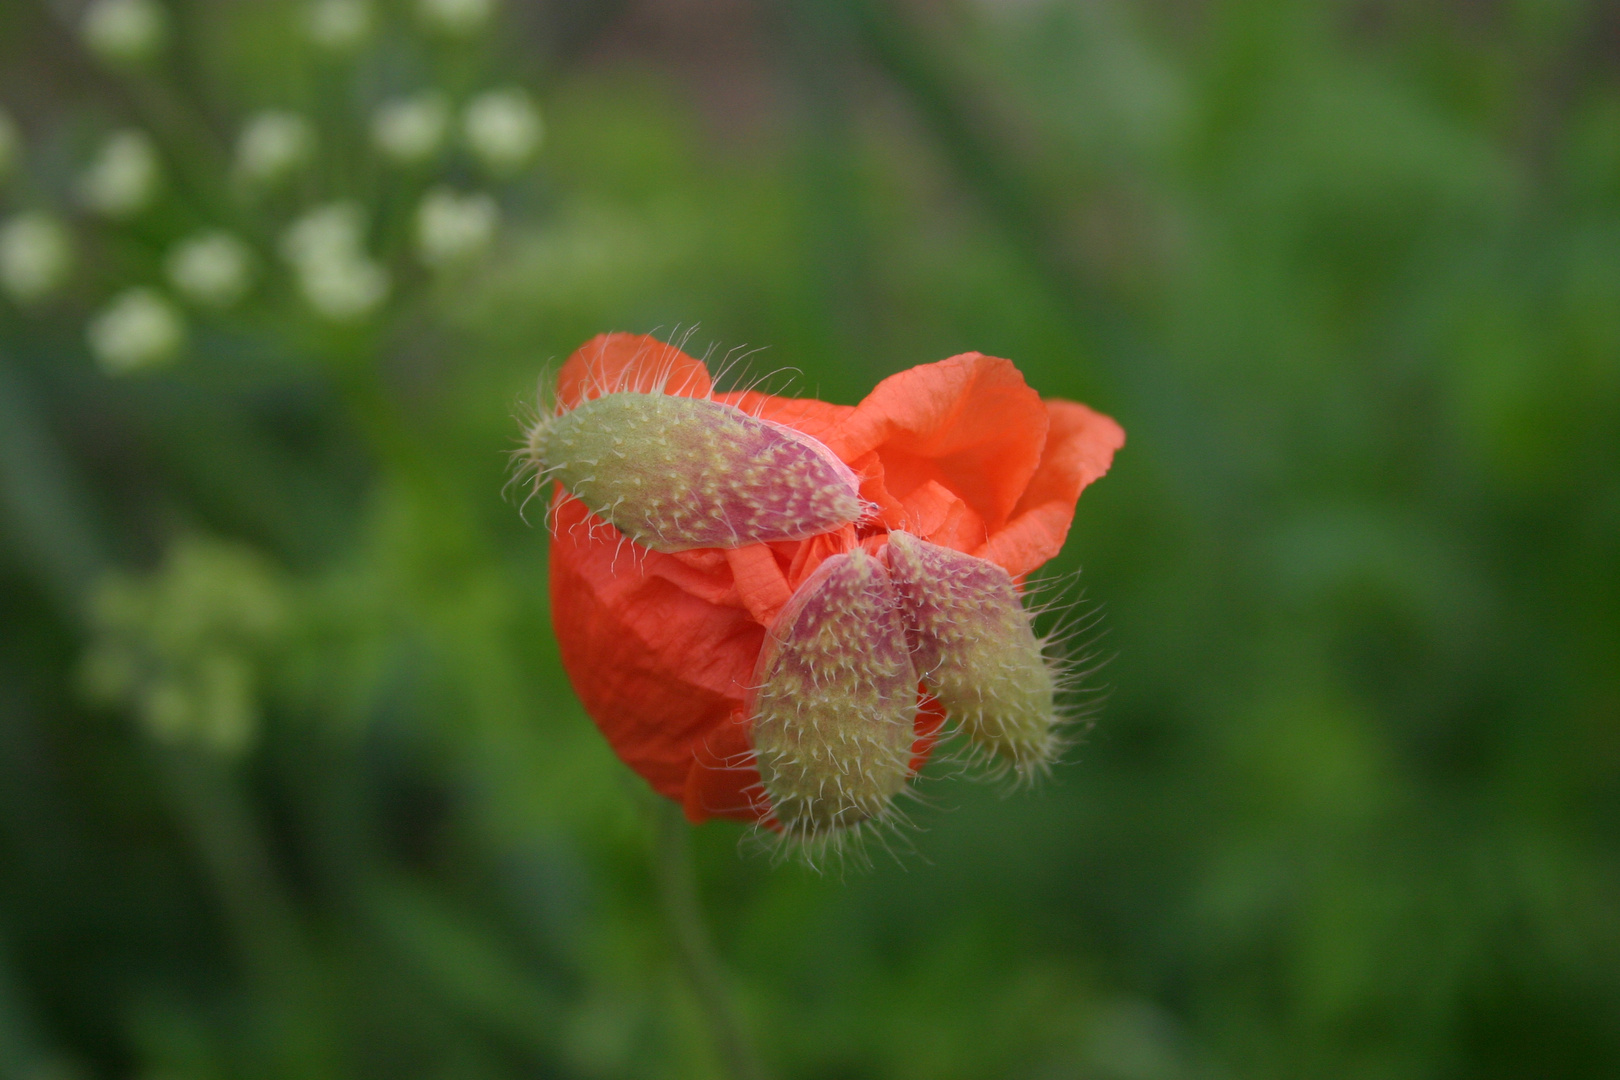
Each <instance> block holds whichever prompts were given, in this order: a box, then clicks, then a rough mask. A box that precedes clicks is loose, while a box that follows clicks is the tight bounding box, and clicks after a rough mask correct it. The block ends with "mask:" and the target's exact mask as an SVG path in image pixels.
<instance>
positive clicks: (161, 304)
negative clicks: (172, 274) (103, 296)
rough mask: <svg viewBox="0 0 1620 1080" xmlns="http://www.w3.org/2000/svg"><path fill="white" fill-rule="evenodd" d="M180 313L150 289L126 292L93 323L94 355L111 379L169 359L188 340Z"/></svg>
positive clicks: (92, 350) (92, 347)
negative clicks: (112, 376)
mask: <svg viewBox="0 0 1620 1080" xmlns="http://www.w3.org/2000/svg"><path fill="white" fill-rule="evenodd" d="M185 336H186V328H185V324H184V323H183V322H181V320H180V313H179V312H178V311H176V310H175V307H174V305H173V304H171V303H169V302H168V301H167V300H165V299H164V298H163V297H162V296H160V295H158V293H156V292H154V291H153V290H151V289H147V288H134V289H129V290H126V291H125V292H122V293H120V294H119V295H118V296H116V297H114V298H113V301H112V303H110V304H108V305H107V306H106V307H105V308H103V309H102V310H101V312H100V313H99V314H98V315H96V316H95V317H94V318H93V319H91V320H90V327H89V332H88V338H89V341H90V351H91V352H93V353H94V354H95V356H96V361H97V362H98V363H100V365H101V369H102V370H103V371H105V372H106V373H107V374H109V375H122V374H125V373H127V372H131V371H138V370H139V369H141V368H145V367H151V366H152V365H153V364H158V363H161V362H162V361H164V360H167V359H169V358H170V357H171V356H173V355H174V354H175V352H176V351H177V350H178V349H179V348H180V343H181V342H182V341H184V340H185Z"/></svg>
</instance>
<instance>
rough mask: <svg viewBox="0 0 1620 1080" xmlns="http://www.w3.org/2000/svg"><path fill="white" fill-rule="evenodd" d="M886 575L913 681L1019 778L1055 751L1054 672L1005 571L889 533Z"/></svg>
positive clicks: (906, 535)
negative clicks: (916, 676) (901, 618)
mask: <svg viewBox="0 0 1620 1080" xmlns="http://www.w3.org/2000/svg"><path fill="white" fill-rule="evenodd" d="M887 552H888V557H889V573H890V575H891V576H892V577H893V580H894V590H895V593H896V595H897V596H898V597H899V602H900V606H901V609H902V610H903V611H904V613H905V617H906V621H907V623H908V625H909V626H910V627H911V629H912V632H913V638H912V648H913V649H914V656H915V658H916V663H917V668H918V670H919V671H920V672H921V673H922V679H923V683H924V684H925V685H926V686H927V687H928V689H929V691H930V692H931V693H932V694H933V695H934V696H935V697H936V698H938V699H939V702H940V704H941V705H943V706H944V707H945V710H946V712H947V713H948V714H949V715H950V716H951V717H952V718H953V719H954V720H955V721H956V722H957V724H959V725H960V726H961V729H962V732H963V733H964V734H965V735H966V736H967V737H968V738H969V739H970V740H971V741H972V742H973V743H974V745H976V746H977V747H979V748H980V749H982V750H984V751H986V752H988V753H989V754H991V755H993V756H994V757H997V758H1000V759H1002V760H1003V761H1005V762H1007V763H1008V764H1010V765H1011V766H1012V768H1013V769H1014V770H1015V771H1016V772H1017V773H1019V774H1020V775H1023V776H1028V775H1030V774H1031V773H1033V772H1035V771H1037V770H1040V769H1042V768H1044V767H1045V766H1047V765H1048V764H1050V762H1051V760H1052V759H1053V758H1054V757H1055V756H1056V754H1057V751H1058V749H1059V739H1058V737H1057V727H1058V723H1059V715H1058V711H1057V705H1056V695H1057V680H1056V678H1055V677H1054V675H1053V672H1052V668H1051V666H1050V665H1049V664H1048V662H1047V659H1046V656H1045V655H1044V653H1043V652H1042V650H1041V643H1040V640H1039V639H1038V638H1036V636H1035V629H1034V626H1033V625H1032V623H1031V621H1030V616H1029V612H1027V611H1025V610H1024V606H1023V604H1022V602H1021V601H1020V600H1019V596H1018V590H1017V588H1016V587H1015V586H1014V585H1013V581H1012V577H1011V576H1010V575H1009V574H1008V573H1007V571H1006V570H1004V569H1003V568H1001V567H1000V566H997V565H996V564H995V563H993V562H990V561H989V560H987V559H979V558H975V557H974V556H972V555H968V554H965V553H963V552H960V551H953V550H951V549H950V548H944V547H940V546H939V545H937V544H931V543H929V542H928V541H926V540H921V539H919V538H917V537H915V536H912V535H911V534H910V533H906V532H900V531H895V532H891V533H889V544H888V548H887Z"/></svg>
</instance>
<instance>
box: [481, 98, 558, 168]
mask: <svg viewBox="0 0 1620 1080" xmlns="http://www.w3.org/2000/svg"><path fill="white" fill-rule="evenodd" d="M462 129H463V134H464V135H465V136H466V138H467V145H468V146H470V147H472V150H473V153H475V154H477V155H478V156H479V157H480V158H482V159H483V161H484V163H485V164H486V165H488V166H489V167H490V168H492V169H495V170H497V171H504V170H509V169H513V168H516V167H517V166H519V165H521V164H523V162H524V161H526V160H528V157H529V155H530V154H532V153H534V150H535V148H536V147H537V146H539V145H540V138H541V136H542V134H543V133H544V130H543V128H542V125H541V122H540V110H539V109H537V108H535V105H534V102H533V101H531V100H530V99H529V95H528V94H526V93H525V92H523V91H522V90H519V89H516V88H513V89H508V90H489V91H486V92H485V93H483V94H480V95H479V96H478V97H476V98H474V99H473V100H472V102H471V103H469V104H468V106H467V111H466V113H465V114H464V115H463V117H462Z"/></svg>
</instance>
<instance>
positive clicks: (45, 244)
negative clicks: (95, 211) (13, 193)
mask: <svg viewBox="0 0 1620 1080" xmlns="http://www.w3.org/2000/svg"><path fill="white" fill-rule="evenodd" d="M72 265H73V245H72V242H71V241H70V240H69V239H68V233H67V229H65V228H63V227H62V223H61V222H59V221H57V220H56V219H55V218H53V217H51V216H49V215H48V214H41V213H37V212H33V213H24V214H18V215H17V216H16V217H14V218H12V219H11V220H10V221H8V222H6V223H5V225H4V226H0V287H4V289H5V290H6V292H7V293H9V294H10V295H11V298H12V299H13V300H16V301H17V302H18V303H22V304H26V303H29V302H30V301H33V300H38V299H40V298H41V297H43V296H45V295H46V294H47V293H49V292H51V291H53V290H54V289H56V288H57V287H58V286H59V285H61V284H62V282H63V281H64V280H66V278H67V273H68V269H69V268H70V267H71V266H72Z"/></svg>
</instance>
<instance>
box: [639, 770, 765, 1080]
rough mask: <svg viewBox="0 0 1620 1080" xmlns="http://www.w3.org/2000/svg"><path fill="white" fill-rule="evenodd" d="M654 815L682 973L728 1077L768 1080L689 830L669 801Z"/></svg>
mask: <svg viewBox="0 0 1620 1080" xmlns="http://www.w3.org/2000/svg"><path fill="white" fill-rule="evenodd" d="M653 815H654V824H655V828H656V830H657V835H656V837H655V838H654V842H653V852H652V856H653V858H652V862H653V866H652V869H653V879H654V880H655V881H656V882H657V884H658V898H659V901H660V902H661V904H662V906H663V909H664V918H665V919H666V920H667V921H668V923H669V931H670V936H671V937H672V938H673V939H674V943H675V953H676V956H677V958H678V959H679V961H680V965H681V970H682V973H683V974H684V975H685V976H686V981H687V983H688V984H689V985H690V986H691V988H692V993H693V995H694V996H695V997H696V998H697V1000H698V1004H699V1006H700V1007H701V1008H702V1009H703V1013H704V1017H705V1019H707V1020H708V1023H709V1033H710V1035H711V1036H712V1037H713V1039H714V1045H715V1050H716V1052H717V1053H718V1055H719V1057H720V1060H721V1063H722V1064H723V1065H724V1067H725V1070H726V1074H727V1075H728V1076H729V1077H731V1080H765V1075H766V1074H765V1070H764V1068H763V1066H761V1064H760V1061H759V1056H758V1055H757V1054H756V1053H755V1052H754V1047H753V1044H752V1043H751V1042H750V1041H749V1038H748V1036H747V1033H746V1032H744V1031H743V1027H742V1024H741V1022H740V1021H739V1019H738V1017H737V1013H736V1010H735V1009H734V1008H733V1007H732V1003H731V998H730V996H729V995H728V994H727V992H726V978H725V972H724V971H723V970H722V969H721V966H720V960H719V958H718V957H717V956H716V955H715V952H714V942H713V941H712V939H711V938H710V936H709V928H708V926H707V924H706V923H705V922H704V920H703V909H702V903H701V901H700V900H699V898H698V889H697V875H696V873H695V872H694V871H693V868H692V847H691V840H690V832H691V826H690V825H688V824H687V823H686V819H685V817H683V816H682V814H681V809H680V807H679V806H676V805H675V804H674V803H672V802H669V801H668V800H666V799H658V800H657V806H656V807H655V808H654V811H653Z"/></svg>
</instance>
